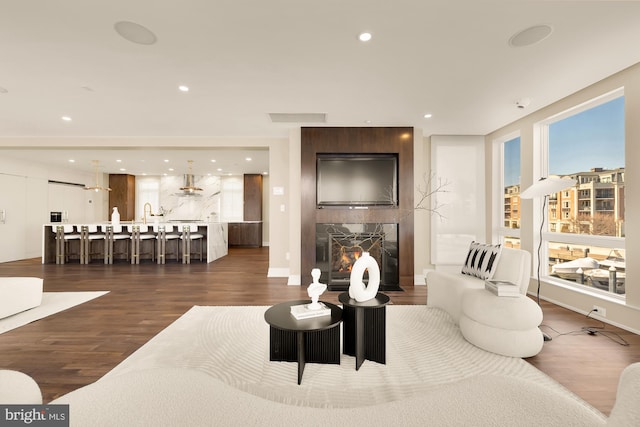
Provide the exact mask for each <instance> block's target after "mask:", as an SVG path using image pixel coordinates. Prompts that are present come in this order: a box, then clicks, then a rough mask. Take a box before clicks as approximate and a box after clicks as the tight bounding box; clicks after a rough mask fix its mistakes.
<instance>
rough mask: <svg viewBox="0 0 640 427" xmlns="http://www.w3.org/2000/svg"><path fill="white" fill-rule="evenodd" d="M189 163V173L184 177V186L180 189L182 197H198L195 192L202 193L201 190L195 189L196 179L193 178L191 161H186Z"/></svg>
mask: <svg viewBox="0 0 640 427" xmlns="http://www.w3.org/2000/svg"><path fill="white" fill-rule="evenodd" d="M187 163H189V173H188V174H185V176H184V186H183V187H180V190H182V195H184V196H199V194H197V193H196V192H197V191H202V188H200V187H196V179H195V177H194V176H193V160H188V161H187Z"/></svg>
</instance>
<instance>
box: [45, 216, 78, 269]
mask: <svg viewBox="0 0 640 427" xmlns="http://www.w3.org/2000/svg"><path fill="white" fill-rule="evenodd" d="M51 230H52V231H53V232H54V233H56V264H64V263H65V262H66V261H68V260H69V255H70V251H69V249H70V246H71V245H70V244H69V242H70V241H80V233H77V232H76V231H75V227H74V226H73V225H71V224H64V225H56V226H53V227H51ZM78 254H79V252H76V253H75V255H78Z"/></svg>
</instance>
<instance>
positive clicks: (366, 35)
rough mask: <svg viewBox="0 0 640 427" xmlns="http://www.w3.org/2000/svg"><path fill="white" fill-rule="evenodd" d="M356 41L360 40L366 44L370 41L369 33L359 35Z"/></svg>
mask: <svg viewBox="0 0 640 427" xmlns="http://www.w3.org/2000/svg"><path fill="white" fill-rule="evenodd" d="M358 39H360V41H361V42H368V41H369V40H371V33H360V35H359V36H358Z"/></svg>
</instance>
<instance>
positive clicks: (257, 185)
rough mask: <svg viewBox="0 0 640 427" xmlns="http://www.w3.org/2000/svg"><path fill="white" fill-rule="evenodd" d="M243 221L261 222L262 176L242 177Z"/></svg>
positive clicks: (247, 175) (249, 175)
mask: <svg viewBox="0 0 640 427" xmlns="http://www.w3.org/2000/svg"><path fill="white" fill-rule="evenodd" d="M243 218H244V220H245V221H262V175H259V174H246V175H244V216H243Z"/></svg>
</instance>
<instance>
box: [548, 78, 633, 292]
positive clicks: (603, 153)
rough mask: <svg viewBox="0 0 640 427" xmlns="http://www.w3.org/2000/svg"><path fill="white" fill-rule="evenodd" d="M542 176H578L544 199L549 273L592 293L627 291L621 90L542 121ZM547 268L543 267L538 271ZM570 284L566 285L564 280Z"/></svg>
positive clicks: (556, 278)
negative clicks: (573, 183)
mask: <svg viewBox="0 0 640 427" xmlns="http://www.w3.org/2000/svg"><path fill="white" fill-rule="evenodd" d="M539 130H540V135H541V141H540V143H541V148H542V150H541V152H542V153H543V154H542V162H541V165H542V166H541V167H542V170H541V176H559V177H570V178H573V179H575V181H576V183H575V185H573V186H572V187H570V188H567V189H565V190H562V191H560V192H558V193H556V194H552V195H550V196H549V198H548V202H549V203H548V206H547V210H546V212H545V214H546V220H547V222H546V229H545V232H544V233H543V237H542V239H543V247H544V248H545V252H546V253H545V255H544V256H543V257H542V258H543V259H547V260H548V265H547V266H546V272H547V275H549V276H550V278H551V280H563V281H565V283H570V284H571V285H573V284H575V285H576V286H587V287H590V288H593V289H595V290H596V292H599V291H602V292H610V293H613V294H615V295H623V294H624V293H625V287H624V284H625V283H624V281H625V251H624V246H625V241H624V235H625V232H624V185H625V183H624V174H625V158H624V145H625V135H624V93H623V91H622V89H620V90H617V91H615V92H613V93H610V94H607V95H604V96H602V97H600V98H598V99H595V100H593V101H591V102H588V103H586V104H584V105H581V106H578V107H576V108H574V109H572V110H569V111H566V112H564V113H562V114H559V115H558V116H555V117H552V118H550V119H548V120H547V121H545V122H542V123H541V124H540V129H539ZM543 271H544V270H543ZM567 281H568V282H567Z"/></svg>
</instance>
